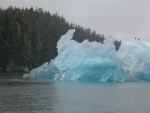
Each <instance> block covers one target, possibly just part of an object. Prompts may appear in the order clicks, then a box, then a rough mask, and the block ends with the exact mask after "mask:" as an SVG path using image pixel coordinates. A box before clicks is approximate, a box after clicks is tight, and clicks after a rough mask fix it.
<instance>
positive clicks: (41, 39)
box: [0, 7, 118, 71]
mask: <svg viewBox="0 0 150 113" xmlns="http://www.w3.org/2000/svg"><path fill="white" fill-rule="evenodd" d="M70 28H74V29H76V32H75V34H74V40H76V41H78V42H82V41H83V40H85V39H88V40H89V41H95V40H96V41H98V42H102V43H103V40H104V35H100V34H97V33H96V32H95V31H91V30H90V29H89V28H88V29H85V28H83V27H81V26H77V25H75V24H72V23H71V24H69V23H68V22H66V20H65V19H64V17H63V16H59V15H57V14H51V13H50V12H47V11H45V12H44V11H43V10H42V9H41V8H39V9H33V8H32V7H31V8H30V9H28V8H22V9H20V8H13V7H9V8H7V9H2V8H1V9H0V68H1V70H4V71H6V70H7V71H9V69H12V70H17V68H19V69H20V68H22V67H29V68H30V69H32V68H35V67H37V66H39V65H41V64H43V63H44V62H47V61H50V59H52V58H54V57H55V56H57V50H56V44H57V41H58V40H59V38H60V36H61V35H63V34H65V33H66V32H67V31H68V29H70ZM115 42H116V44H118V41H115Z"/></svg>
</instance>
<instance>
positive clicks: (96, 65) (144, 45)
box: [23, 29, 150, 82]
mask: <svg viewBox="0 0 150 113" xmlns="http://www.w3.org/2000/svg"><path fill="white" fill-rule="evenodd" d="M74 32H75V30H74V29H71V30H69V31H68V32H67V33H66V34H65V35H63V36H62V37H61V38H60V40H59V41H58V43H57V51H58V56H57V57H56V58H55V59H53V60H51V61H50V63H45V64H43V65H42V66H40V67H38V68H36V69H33V70H31V72H30V73H29V74H25V75H24V76H23V77H24V78H42V79H56V80H69V81H85V82H109V81H112V82H125V81H141V80H144V81H149V80H150V70H149V67H150V53H149V50H150V43H148V42H144V41H140V40H134V41H124V42H122V44H121V46H120V49H119V51H117V52H116V50H115V46H114V43H113V40H112V39H110V38H109V39H106V40H105V41H104V43H103V44H101V43H98V42H89V41H88V40H85V41H84V42H82V43H78V42H76V41H74V40H72V37H73V33H74Z"/></svg>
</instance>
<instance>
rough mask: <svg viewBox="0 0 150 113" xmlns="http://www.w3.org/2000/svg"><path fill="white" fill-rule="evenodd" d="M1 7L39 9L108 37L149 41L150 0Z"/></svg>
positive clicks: (23, 2)
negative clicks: (61, 16)
mask: <svg viewBox="0 0 150 113" xmlns="http://www.w3.org/2000/svg"><path fill="white" fill-rule="evenodd" d="M0 5H1V6H2V7H3V8H7V7H8V6H17V7H22V6H24V7H29V8H30V7H31V6H33V7H38V8H42V9H43V10H44V11H50V12H51V13H52V14H53V13H56V12H57V13H58V14H59V15H63V16H64V18H65V19H66V20H67V21H68V22H74V23H75V24H78V25H81V26H83V27H85V28H88V27H90V28H91V29H92V30H95V31H96V32H97V33H100V34H105V36H107V37H109V36H112V37H113V38H117V39H121V40H130V39H134V38H135V37H137V38H140V39H141V40H145V41H149V42H150V0H0Z"/></svg>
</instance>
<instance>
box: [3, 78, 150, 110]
mask: <svg viewBox="0 0 150 113" xmlns="http://www.w3.org/2000/svg"><path fill="white" fill-rule="evenodd" d="M0 113H150V83H149V82H130V83H78V82H65V81H54V80H34V79H23V78H22V77H18V76H7V77H6V76H0Z"/></svg>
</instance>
